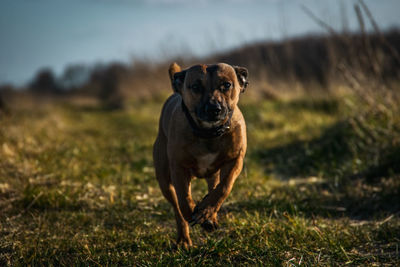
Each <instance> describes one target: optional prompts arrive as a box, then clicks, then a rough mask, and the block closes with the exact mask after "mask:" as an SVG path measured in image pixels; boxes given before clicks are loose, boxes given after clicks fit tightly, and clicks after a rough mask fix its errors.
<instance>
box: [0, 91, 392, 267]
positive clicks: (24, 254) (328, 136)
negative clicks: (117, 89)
mask: <svg viewBox="0 0 400 267" xmlns="http://www.w3.org/2000/svg"><path fill="white" fill-rule="evenodd" d="M350 102H351V98H347V99H342V98H335V97H330V98H323V99H315V100H314V101H311V100H310V98H309V97H300V98H297V99H292V100H273V101H272V100H258V101H256V100H250V99H246V98H245V99H243V101H242V102H241V103H242V104H241V109H242V111H243V113H244V115H245V118H246V121H247V125H248V143H249V148H248V153H247V156H246V161H245V167H244V170H243V172H242V174H241V175H240V177H239V179H238V180H237V182H236V184H235V186H234V188H233V190H232V193H231V195H230V196H229V197H228V199H227V201H226V202H225V203H224V205H223V207H222V209H221V211H220V214H219V220H220V228H219V229H218V230H217V231H215V232H213V233H211V234H207V233H205V232H203V231H202V230H201V228H200V227H199V226H195V227H194V228H192V229H191V235H192V240H193V242H194V247H193V248H192V249H190V250H189V251H185V250H177V251H174V250H173V249H172V247H173V244H174V240H175V234H176V229H175V219H174V215H173V211H172V208H171V207H170V205H169V204H168V203H167V202H166V200H165V199H164V198H163V197H162V195H161V192H160V190H159V188H158V184H157V181H156V179H155V177H154V169H153V163H152V157H151V151H152V145H153V142H154V139H155V136H156V131H157V121H158V116H159V113H160V110H161V105H162V101H161V100H151V101H147V102H140V101H137V102H132V103H131V104H130V105H129V107H128V108H127V109H126V110H120V111H105V110H102V109H100V108H96V107H81V106H76V105H72V104H68V103H57V102H55V103H52V104H43V105H40V104H38V105H37V106H36V107H35V108H34V109H32V108H23V107H21V108H19V109H16V110H15V111H14V112H13V113H12V114H11V115H10V116H4V117H3V118H1V119H0V265H2V266H3V265H12V266H18V265H27V264H29V265H54V266H59V265H60V266H66V265H67V266H71V265H85V266H96V265H101V266H107V265H127V266H149V265H151V266H153V265H156V266H164V265H171V266H176V265H189V266H203V265H206V266H207V265H210V266H215V265H217V266H226V265H251V266H253V265H260V266H271V265H272V266H317V265H318V266H343V265H361V266H365V265H371V266H374V265H388V266H390V265H391V266H395V265H400V252H399V249H400V248H399V246H400V219H399V215H400V213H399V211H400V179H399V178H400V174H399V173H400V172H399V171H398V168H397V167H396V166H397V165H396V164H397V163H399V162H400V160H399V157H400V156H399V154H400V153H399V152H400V149H399V147H400V145H399V144H400V138H399V136H400V134H399V128H396V127H395V128H393V127H392V128H390V129H389V130H388V129H387V127H386V126H385V125H387V121H388V120H389V119H390V120H392V121H393V120H397V122H392V124H390V125H395V126H396V125H397V126H398V125H399V124H398V119H399V118H397V117H396V114H394V116H392V117H391V118H389V117H390V116H389V117H388V118H386V117H383V118H382V117H379V116H375V115H374V116H372V117H367V119H365V117H357V116H351V114H352V112H354V110H352V105H351V104H348V103H350ZM346 103H347V104H346ZM349 114H350V115H349ZM349 118H351V119H349ZM365 120H367V122H366V121H365ZM396 123H397V124H396ZM381 124H383V125H384V126H382V127H381ZM375 129H376V131H375ZM379 129H383V130H382V131H381V130H379ZM193 192H194V198H195V200H197V201H198V200H200V199H201V198H202V196H203V195H204V194H205V192H206V183H205V181H203V180H196V181H194V183H193Z"/></svg>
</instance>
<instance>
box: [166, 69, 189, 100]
mask: <svg viewBox="0 0 400 267" xmlns="http://www.w3.org/2000/svg"><path fill="white" fill-rule="evenodd" d="M168 73H169V78H170V79H171V85H172V89H174V92H176V93H180V92H181V91H182V86H183V82H184V81H185V75H186V71H182V69H181V67H180V66H179V65H178V64H177V63H176V62H174V63H172V64H171V65H170V66H169V70H168Z"/></svg>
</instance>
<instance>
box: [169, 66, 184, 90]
mask: <svg viewBox="0 0 400 267" xmlns="http://www.w3.org/2000/svg"><path fill="white" fill-rule="evenodd" d="M181 70H182V69H181V67H180V66H179V65H178V63H176V62H174V63H172V64H171V65H169V69H168V72H169V78H170V79H171V85H172V88H174V74H175V73H177V72H180V71H181Z"/></svg>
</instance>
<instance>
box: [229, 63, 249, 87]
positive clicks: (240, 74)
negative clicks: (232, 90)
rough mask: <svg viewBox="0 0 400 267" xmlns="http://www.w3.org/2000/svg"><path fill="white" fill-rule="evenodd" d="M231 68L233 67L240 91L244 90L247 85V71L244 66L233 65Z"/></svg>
mask: <svg viewBox="0 0 400 267" xmlns="http://www.w3.org/2000/svg"><path fill="white" fill-rule="evenodd" d="M233 68H234V69H235V72H236V76H237V79H238V81H239V84H240V87H241V89H240V92H241V93H243V92H244V91H245V90H246V87H247V85H249V82H248V81H247V78H248V76H249V72H248V70H247V69H246V68H244V67H239V66H233Z"/></svg>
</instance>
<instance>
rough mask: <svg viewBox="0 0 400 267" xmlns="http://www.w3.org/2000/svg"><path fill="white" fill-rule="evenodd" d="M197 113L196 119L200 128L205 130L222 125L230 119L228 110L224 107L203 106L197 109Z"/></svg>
mask: <svg viewBox="0 0 400 267" xmlns="http://www.w3.org/2000/svg"><path fill="white" fill-rule="evenodd" d="M195 113H196V114H195V115H196V119H197V121H198V122H199V124H200V125H199V126H202V127H204V128H212V127H216V126H219V125H222V124H224V123H226V121H227V120H228V119H229V112H228V108H226V107H222V106H219V107H215V106H212V105H203V106H201V107H199V108H196V112H195Z"/></svg>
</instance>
